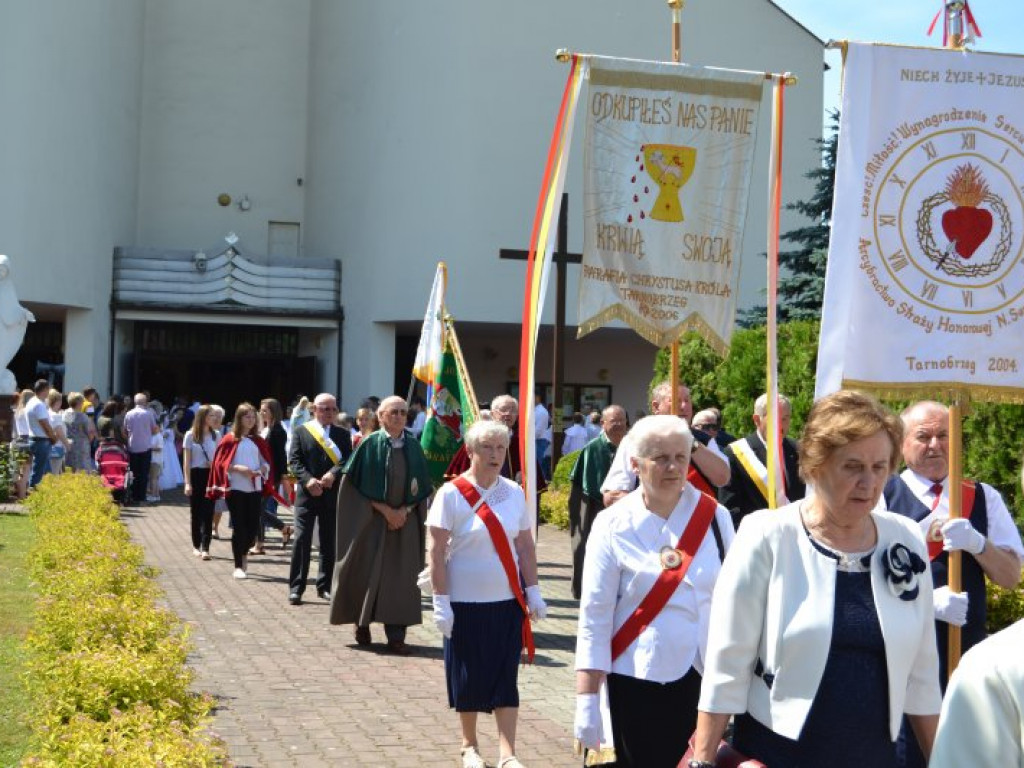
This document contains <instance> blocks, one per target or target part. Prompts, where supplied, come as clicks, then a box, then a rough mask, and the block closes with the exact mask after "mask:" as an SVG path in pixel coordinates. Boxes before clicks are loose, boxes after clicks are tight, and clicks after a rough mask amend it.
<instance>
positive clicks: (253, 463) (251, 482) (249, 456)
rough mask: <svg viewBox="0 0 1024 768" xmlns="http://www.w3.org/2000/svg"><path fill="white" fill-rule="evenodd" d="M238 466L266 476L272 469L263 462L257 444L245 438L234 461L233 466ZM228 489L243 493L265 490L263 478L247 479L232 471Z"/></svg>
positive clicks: (229, 475) (236, 452)
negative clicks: (254, 470) (255, 470)
mask: <svg viewBox="0 0 1024 768" xmlns="http://www.w3.org/2000/svg"><path fill="white" fill-rule="evenodd" d="M238 464H241V465H242V466H245V467H249V469H257V470H259V471H260V473H261V474H265V473H266V472H267V471H269V469H270V467H269V466H267V464H266V463H265V462H264V461H263V457H262V456H260V449H259V448H257V447H256V443H254V442H253V441H252V440H250V439H249V438H248V437H243V438H242V441H241V442H240V443H239V444H238V448H236V449H235V458H234V459H232V461H231V466H235V465H238ZM228 488H229V489H230V490H232V491H242V492H243V493H252V492H253V491H260V490H262V489H263V478H262V477H246V476H245V475H243V474H242V473H241V472H234V471H231V472H228Z"/></svg>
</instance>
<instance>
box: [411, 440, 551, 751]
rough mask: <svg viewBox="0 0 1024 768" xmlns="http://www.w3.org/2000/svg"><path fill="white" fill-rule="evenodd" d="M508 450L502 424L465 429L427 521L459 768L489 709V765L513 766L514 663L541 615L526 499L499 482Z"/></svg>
mask: <svg viewBox="0 0 1024 768" xmlns="http://www.w3.org/2000/svg"><path fill="white" fill-rule="evenodd" d="M508 444H509V431H508V428H507V427H506V426H505V425H504V424H502V423H501V422H496V421H478V422H477V423H476V424H474V425H473V426H472V427H470V428H469V430H468V431H467V433H466V449H467V452H468V454H469V458H470V466H469V469H468V470H467V471H466V472H464V473H463V474H461V475H459V476H458V477H456V478H454V479H453V480H452V481H451V482H449V483H445V484H444V485H443V486H441V488H440V490H438V492H437V495H436V496H435V497H434V502H433V504H432V505H431V507H430V512H429V513H428V515H427V527H428V532H429V538H428V541H429V543H428V545H427V555H428V562H429V567H430V583H431V587H432V589H433V592H434V598H433V600H434V622H435V624H436V625H437V627H438V629H440V630H441V633H442V634H443V635H444V636H445V640H444V667H445V676H446V678H447V682H448V704H449V706H451V707H452V708H453V709H455V710H456V711H457V712H458V713H459V724H460V725H461V727H462V765H463V768H485V766H486V763H485V762H484V759H483V758H482V757H481V755H480V751H479V744H478V742H477V729H476V724H477V715H478V713H480V712H488V713H489V712H494V719H495V722H496V723H497V726H498V741H499V758H498V762H497V765H498V768H522V765H521V764H520V762H519V760H518V759H517V758H516V756H515V744H516V720H517V718H518V714H519V691H518V688H517V680H518V673H519V661H520V656H521V654H522V653H523V650H524V645H525V646H526V649H527V651H528V653H530V654H531V655H532V636H531V633H530V626H529V625H530V618H537V619H542V618H544V616H545V615H546V614H547V606H546V605H545V604H544V600H543V599H542V598H541V594H540V587H539V586H538V584H537V553H536V549H535V548H534V542H533V535H532V532H531V526H530V518H529V515H528V514H527V510H526V498H525V496H524V495H523V490H522V488H520V487H519V486H518V485H516V484H515V483H513V482H512V481H511V480H507V479H506V478H503V477H501V468H502V466H503V465H504V463H505V455H506V453H507V452H508ZM521 583H524V584H525V585H526V589H525V594H524V591H523V589H522V587H521V586H520V584H521Z"/></svg>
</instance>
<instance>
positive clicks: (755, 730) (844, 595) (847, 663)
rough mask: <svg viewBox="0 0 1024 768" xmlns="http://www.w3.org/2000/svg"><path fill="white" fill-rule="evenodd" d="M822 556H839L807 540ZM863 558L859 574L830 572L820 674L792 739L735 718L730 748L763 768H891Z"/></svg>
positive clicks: (881, 668)
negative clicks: (831, 603)
mask: <svg viewBox="0 0 1024 768" xmlns="http://www.w3.org/2000/svg"><path fill="white" fill-rule="evenodd" d="M811 541H812V543H813V544H814V546H815V548H816V549H818V550H819V551H820V552H821V553H822V554H823V555H825V556H828V557H831V558H834V559H836V560H837V564H836V567H837V568H838V567H839V564H838V560H839V556H838V555H836V554H835V553H834V552H831V551H830V550H828V549H825V548H824V547H822V546H821V545H820V544H818V542H816V541H814V540H813V539H812V540H811ZM871 567H876V568H877V567H881V566H880V564H879V563H872V558H871V555H870V554H868V555H867V556H865V557H864V558H862V559H861V560H860V569H859V570H854V571H852V572H851V571H845V570H840V571H838V572H837V573H836V596H835V611H834V617H833V627H832V643H831V645H830V646H829V653H828V661H827V662H826V664H825V672H824V674H823V675H822V678H821V684H820V685H819V686H818V692H817V694H815V697H814V702H813V703H812V704H811V710H810V712H809V713H808V715H807V720H806V721H805V722H804V727H803V730H802V731H801V732H800V737H799V739H797V740H795V741H794V740H792V739H787V738H785V737H783V736H780V735H779V734H777V733H775V732H774V731H772V730H771V729H770V728H767V727H765V726H764V725H762V724H761V723H759V722H758V721H757V720H755V719H754V718H753V717H751V716H750V715H748V714H744V715H741V716H739V717H737V718H736V731H735V738H734V743H735V745H736V748H737V749H738V750H739V751H740V752H742V753H743V754H745V755H747V756H749V757H754V758H757V759H758V760H760V761H762V762H763V763H765V765H767V766H769V768H820V767H821V766H825V765H827V766H829V768H866V766H870V767H871V768H895V767H896V744H895V742H894V741H893V740H892V739H891V737H890V734H889V683H888V680H889V677H888V670H887V666H886V660H885V640H884V638H883V637H882V628H881V626H880V625H879V623H878V615H877V613H876V612H875V603H874V598H873V595H872V590H871V571H870V568H871Z"/></svg>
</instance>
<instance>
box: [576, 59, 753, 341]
mask: <svg viewBox="0 0 1024 768" xmlns="http://www.w3.org/2000/svg"><path fill="white" fill-rule="evenodd" d="M589 84H590V85H589V92H588V93H587V97H586V99H585V101H584V102H583V103H584V106H585V109H586V119H587V125H586V139H585V146H584V160H583V164H584V235H583V265H582V267H583V268H582V271H581V273H580V292H579V336H583V335H585V334H587V333H589V332H590V331H593V330H595V329H597V328H600V327H601V326H603V325H607V324H608V323H609V322H611V321H612V320H616V319H617V320H621V321H623V322H624V323H626V324H627V325H629V326H630V327H631V328H633V329H634V330H635V331H636V332H637V333H639V334H640V335H641V336H643V337H644V338H645V339H647V340H648V341H650V342H652V343H653V344H656V345H658V346H662V347H663V346H667V345H668V344H670V343H672V342H673V341H675V340H677V339H678V338H679V336H680V335H681V334H682V333H683V332H684V331H686V330H689V329H695V330H697V331H698V332H699V333H701V335H702V336H704V338H706V339H707V340H708V342H709V343H710V344H711V345H712V346H713V347H715V348H717V349H718V350H720V351H724V350H725V349H726V347H727V345H728V342H729V338H730V336H731V334H732V326H733V317H734V314H735V308H736V289H737V281H738V277H739V262H740V256H741V253H742V246H743V225H744V220H745V218H746V213H747V192H748V190H749V187H750V176H751V170H752V168H753V161H754V149H755V146H756V138H757V125H758V114H759V110H760V105H761V97H762V92H763V90H764V87H763V86H764V73H761V72H740V71H735V70H726V69H715V68H710V67H695V66H690V65H686V64H668V63H659V62H649V61H636V60H630V59H609V58H602V57H597V56H595V57H591V59H590V72H589Z"/></svg>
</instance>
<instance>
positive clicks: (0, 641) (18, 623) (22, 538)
mask: <svg viewBox="0 0 1024 768" xmlns="http://www.w3.org/2000/svg"><path fill="white" fill-rule="evenodd" d="M32 537H33V527H32V522H31V520H29V518H28V516H26V515H14V514H3V513H0V766H4V767H5V768H6V766H14V765H17V764H18V763H19V762H20V761H21V758H22V756H23V755H24V754H25V752H26V750H27V748H28V739H29V730H28V728H26V727H25V726H24V725H23V724H22V722H21V717H22V715H23V714H24V713H25V712H26V711H27V709H28V705H29V704H28V696H27V695H26V693H25V689H24V687H23V686H22V684H21V679H20V675H21V673H22V668H23V666H22V665H23V663H24V656H23V654H22V651H21V641H22V640H23V639H24V637H25V633H26V632H27V631H28V628H29V624H30V622H31V619H32V605H33V600H34V595H33V593H32V591H31V588H30V586H29V579H28V569H27V564H26V555H27V554H28V550H29V546H30V545H31V543H32Z"/></svg>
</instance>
